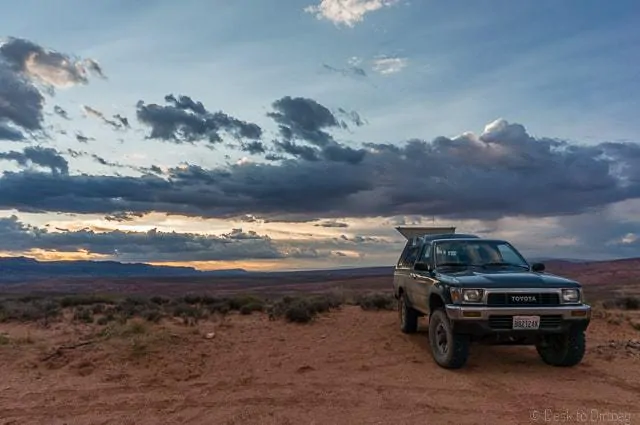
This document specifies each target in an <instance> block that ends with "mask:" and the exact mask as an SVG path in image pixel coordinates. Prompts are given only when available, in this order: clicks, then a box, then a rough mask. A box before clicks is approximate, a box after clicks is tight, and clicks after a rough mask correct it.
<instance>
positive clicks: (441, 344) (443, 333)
mask: <svg viewBox="0 0 640 425" xmlns="http://www.w3.org/2000/svg"><path fill="white" fill-rule="evenodd" d="M435 339H436V347H438V351H439V352H440V354H442V355H445V354H447V352H448V351H449V340H448V338H447V330H446V329H445V327H444V325H443V324H442V323H438V326H437V327H436V338H435Z"/></svg>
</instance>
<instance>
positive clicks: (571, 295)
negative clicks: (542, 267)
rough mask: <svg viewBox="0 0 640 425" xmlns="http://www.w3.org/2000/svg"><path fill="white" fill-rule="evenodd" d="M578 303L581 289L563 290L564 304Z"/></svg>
mask: <svg viewBox="0 0 640 425" xmlns="http://www.w3.org/2000/svg"><path fill="white" fill-rule="evenodd" d="M578 301H580V290H579V289H563V290H562V302H565V303H577V302H578Z"/></svg>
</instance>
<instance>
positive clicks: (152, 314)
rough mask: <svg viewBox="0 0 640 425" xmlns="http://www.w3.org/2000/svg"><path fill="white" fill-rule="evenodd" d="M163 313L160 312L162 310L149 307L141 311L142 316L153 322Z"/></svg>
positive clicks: (156, 321) (160, 317)
mask: <svg viewBox="0 0 640 425" xmlns="http://www.w3.org/2000/svg"><path fill="white" fill-rule="evenodd" d="M163 316H164V315H163V314H162V311H160V310H157V309H149V310H145V311H144V312H142V317H143V318H144V319H145V320H147V321H149V322H154V323H158V322H159V321H160V320H161V319H162V317H163Z"/></svg>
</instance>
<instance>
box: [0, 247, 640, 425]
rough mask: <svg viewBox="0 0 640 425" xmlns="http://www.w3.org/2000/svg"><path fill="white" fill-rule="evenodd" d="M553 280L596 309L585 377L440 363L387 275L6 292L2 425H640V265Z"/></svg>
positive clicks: (529, 361) (583, 267)
mask: <svg viewBox="0 0 640 425" xmlns="http://www.w3.org/2000/svg"><path fill="white" fill-rule="evenodd" d="M548 270H549V271H550V272H552V273H557V274H561V275H563V276H567V277H572V278H575V279H578V280H579V281H581V282H583V283H584V286H585V292H586V296H587V299H588V302H590V303H591V304H592V306H593V307H594V313H593V320H592V324H591V326H590V328H589V330H588V334H587V354H586V356H585V358H584V360H583V362H582V363H581V364H579V365H578V366H576V367H574V368H554V367H551V366H547V365H545V364H544V363H543V362H542V361H541V360H540V359H539V358H538V356H537V354H536V351H535V348H533V347H504V346H493V347H492V346H481V345H473V346H472V349H471V356H470V359H469V362H468V364H467V366H466V367H465V368H463V369H461V370H455V371H451V370H444V369H441V368H439V367H438V366H436V364H435V363H434V362H433V360H432V358H431V355H430V353H429V350H428V344H427V333H426V325H427V320H428V319H425V318H423V319H421V329H420V331H419V332H418V333H417V334H415V335H405V334H402V333H401V332H400V330H399V325H398V316H397V312H396V311H395V304H394V302H393V299H392V298H391V296H390V295H391V282H392V277H391V276H390V275H389V274H388V273H386V274H381V275H368V276H358V275H357V274H354V275H353V276H347V277H345V276H344V275H340V276H338V277H331V276H330V275H326V274H325V275H323V274H322V273H318V274H317V276H315V277H314V275H313V274H309V273H307V274H296V273H291V274H287V277H282V276H280V277H278V278H274V279H271V280H269V279H266V278H260V279H256V280H255V281H254V280H252V279H251V278H246V279H245V278H219V279H209V280H208V281H204V280H203V281H185V279H182V278H174V279H164V280H161V281H157V282H153V281H146V280H140V279H128V280H127V279H122V280H119V281H108V282H107V281H95V282H91V281H77V282H33V283H31V284H21V285H5V286H3V289H2V301H1V304H0V305H1V307H0V371H1V372H0V377H1V379H0V424H2V425H9V424H16V425H17V424H49V425H62V424H68V425H72V424H74V425H75V424H78V425H79V424H83V425H85V424H86V425H89V424H96V425H97V424H105V425H106V424H141V425H147V424H149V425H151V424H154V425H155V424H216V425H217V424H221V425H222V424H292V425H293V424H296V425H298V424H322V425H325V424H394V425H395V424H398V425H399V424H436V425H438V424H534V423H541V424H542V423H616V424H635V423H640V306H639V305H638V304H639V302H640V260H626V261H618V262H598V263H587V264H572V263H565V262H557V263H549V264H548ZM296 276H297V277H296ZM283 297H284V299H283ZM283 300H284V301H283ZM273 306H275V308H274V307H273ZM278 306H280V307H282V306H285V307H286V306H289V307H288V308H289V310H287V309H286V308H278Z"/></svg>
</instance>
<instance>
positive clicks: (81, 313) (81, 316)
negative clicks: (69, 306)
mask: <svg viewBox="0 0 640 425" xmlns="http://www.w3.org/2000/svg"><path fill="white" fill-rule="evenodd" d="M73 320H75V321H77V322H82V323H93V313H92V311H91V309H89V308H87V307H78V308H76V309H75V311H74V312H73Z"/></svg>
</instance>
